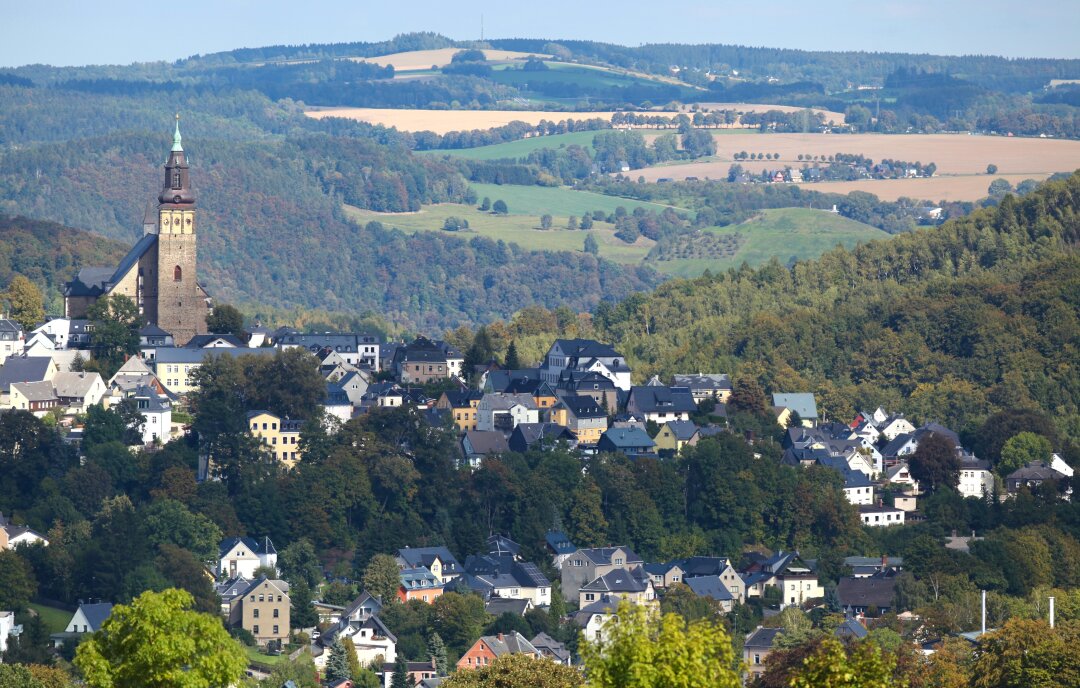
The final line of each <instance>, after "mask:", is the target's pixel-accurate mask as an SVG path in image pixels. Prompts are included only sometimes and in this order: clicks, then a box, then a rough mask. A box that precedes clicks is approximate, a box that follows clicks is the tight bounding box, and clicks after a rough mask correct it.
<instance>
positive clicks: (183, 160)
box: [158, 113, 195, 206]
mask: <svg viewBox="0 0 1080 688" xmlns="http://www.w3.org/2000/svg"><path fill="white" fill-rule="evenodd" d="M158 201H159V202H160V203H163V204H169V205H172V206H178V205H185V206H189V205H191V204H193V203H195V193H194V192H193V191H192V190H191V183H190V182H189V181H188V163H187V153H185V152H184V148H183V146H181V145H180V113H177V114H176V129H175V130H174V133H173V146H172V150H171V151H169V159H168V160H167V161H166V162H165V184H164V185H163V186H162V189H161V194H159V195H158Z"/></svg>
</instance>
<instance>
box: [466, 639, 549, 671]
mask: <svg viewBox="0 0 1080 688" xmlns="http://www.w3.org/2000/svg"><path fill="white" fill-rule="evenodd" d="M510 654H524V655H528V656H530V657H535V658H537V659H539V658H541V657H543V655H542V654H541V653H540V651H539V650H537V649H536V647H534V646H533V644H532V643H530V642H529V641H528V640H526V639H525V636H523V635H521V634H520V633H518V632H517V631H510V632H509V633H505V634H504V633H499V634H498V635H485V636H481V637H480V639H479V640H477V641H476V642H475V643H473V645H472V647H470V648H469V649H468V650H466V651H465V654H463V655H462V656H461V659H459V660H458V663H457V668H458V670H461V669H478V668H480V667H484V666H487V665H489V664H491V663H492V662H494V661H495V660H496V659H498V658H499V657H502V656H503V655H510Z"/></svg>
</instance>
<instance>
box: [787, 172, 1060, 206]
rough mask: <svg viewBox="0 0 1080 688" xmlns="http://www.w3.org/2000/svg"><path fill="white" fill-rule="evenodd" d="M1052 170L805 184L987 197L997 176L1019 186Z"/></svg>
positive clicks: (884, 193) (886, 196) (878, 192)
mask: <svg viewBox="0 0 1080 688" xmlns="http://www.w3.org/2000/svg"><path fill="white" fill-rule="evenodd" d="M1049 176H1050V175H1049V174H1046V173H1039V174H995V175H993V176H991V175H987V174H983V175H974V174H972V175H966V176H959V177H931V178H930V179H864V180H862V181H857V182H821V183H818V184H803V188H805V189H808V190H811V189H812V190H814V191H821V192H824V193H841V194H846V193H850V192H852V191H866V192H867V193H872V194H874V195H875V196H877V197H878V198H880V199H881V200H883V201H895V200H896V199H898V198H900V197H901V196H907V197H908V198H917V199H922V200H927V201H977V200H979V199H980V198H986V190H987V187H989V186H990V182H992V181H994V180H995V179H1005V180H1007V181H1008V182H1009V183H1010V184H1012V185H1013V186H1016V185H1017V184H1019V183H1020V182H1022V181H1024V180H1025V179H1034V180H1035V181H1040V182H1041V181H1043V180H1044V179H1046V178H1047V177H1049Z"/></svg>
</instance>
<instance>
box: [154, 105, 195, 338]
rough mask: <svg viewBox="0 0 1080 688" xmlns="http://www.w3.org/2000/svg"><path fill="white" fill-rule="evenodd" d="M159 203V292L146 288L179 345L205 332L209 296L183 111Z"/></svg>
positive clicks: (161, 324)
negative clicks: (200, 273)
mask: <svg viewBox="0 0 1080 688" xmlns="http://www.w3.org/2000/svg"><path fill="white" fill-rule="evenodd" d="M158 203H159V205H158V223H157V270H156V272H157V280H156V281H157V284H156V287H157V288H156V290H155V291H156V292H157V293H156V294H153V295H151V294H147V296H148V297H149V298H147V299H146V302H147V303H148V305H149V304H150V303H153V307H152V310H153V311H155V312H153V313H151V312H147V313H146V316H147V319H148V320H149V322H152V323H156V324H157V326H158V327H160V328H162V329H163V330H165V331H167V332H170V333H172V335H173V338H174V339H175V341H176V344H177V346H183V345H184V344H186V343H187V342H188V341H189V340H190V339H191V338H192V337H194V336H195V335H196V334H201V333H205V332H206V315H207V297H206V293H205V292H204V291H203V289H202V287H200V286H199V283H198V281H197V280H196V265H197V263H196V237H197V233H196V230H197V224H196V218H195V193H194V192H193V191H192V190H191V182H190V180H189V179H188V163H187V156H186V155H185V154H184V148H183V146H181V145H180V115H177V116H176V133H175V134H174V135H173V146H172V150H171V151H170V152H169V159H168V161H167V162H166V163H165V184H164V186H163V187H162V189H161V194H159V195H158ZM147 287H150V288H153V287H151V285H147ZM147 291H149V289H147ZM149 310H151V308H147V311H149Z"/></svg>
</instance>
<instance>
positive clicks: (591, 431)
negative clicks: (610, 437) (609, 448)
mask: <svg viewBox="0 0 1080 688" xmlns="http://www.w3.org/2000/svg"><path fill="white" fill-rule="evenodd" d="M548 421H549V422H551V423H557V424H559V425H562V426H563V427H565V428H568V429H569V430H570V432H572V433H574V435H576V436H577V438H578V442H580V443H581V444H596V443H597V442H599V441H600V436H601V435H603V434H604V432H605V431H606V430H607V429H608V419H607V411H605V410H604V407H603V406H601V405H600V404H598V403H597V402H596V400H595V399H593V398H592V397H591V396H586V395H580V396H565V397H563V398H562V399H561V400H560V401H559V403H558V404H557V405H556V406H554V407H553V408H552V409H551V410H550V411H549V412H548Z"/></svg>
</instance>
